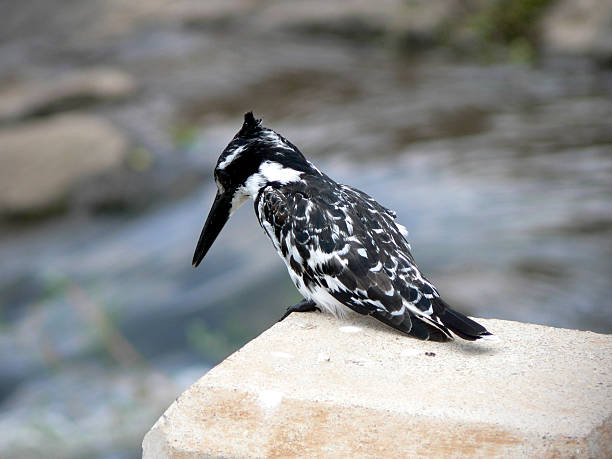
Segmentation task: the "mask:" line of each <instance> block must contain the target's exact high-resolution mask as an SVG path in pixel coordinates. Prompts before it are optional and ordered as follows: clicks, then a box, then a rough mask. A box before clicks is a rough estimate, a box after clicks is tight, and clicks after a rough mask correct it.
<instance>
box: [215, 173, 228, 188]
mask: <svg viewBox="0 0 612 459" xmlns="http://www.w3.org/2000/svg"><path fill="white" fill-rule="evenodd" d="M216 173H217V180H218V181H219V183H220V184H221V185H223V186H224V187H225V186H227V185H229V183H230V181H231V180H230V175H229V174H228V173H227V172H226V171H224V170H223V169H218V170H217V171H216Z"/></svg>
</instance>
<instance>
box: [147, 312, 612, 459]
mask: <svg viewBox="0 0 612 459" xmlns="http://www.w3.org/2000/svg"><path fill="white" fill-rule="evenodd" d="M478 321H479V322H482V324H483V325H484V326H485V327H486V328H487V329H488V330H491V331H492V332H494V333H496V334H497V335H498V336H499V337H500V338H501V343H491V344H489V343H469V342H465V341H461V340H458V341H455V342H451V343H435V342H428V341H418V340H416V339H413V338H409V337H406V336H404V335H401V334H399V333H397V332H395V331H393V330H391V329H390V328H388V327H386V328H385V327H384V326H383V325H382V324H379V323H377V322H375V321H374V320H373V319H371V318H367V317H356V316H351V318H350V319H349V321H348V324H347V322H339V321H338V319H335V318H333V317H331V316H328V315H324V314H314V313H313V314H294V315H291V316H289V317H288V318H287V319H285V320H284V321H283V322H280V323H278V324H276V325H274V327H272V328H271V329H270V330H268V331H266V332H265V333H263V334H262V335H261V336H260V337H258V338H256V339H255V340H253V341H251V342H250V343H249V344H247V345H246V346H244V347H243V348H242V349H241V350H239V351H238V352H236V353H235V354H233V355H231V356H230V357H228V358H227V359H226V360H225V361H224V362H222V363H221V364H220V365H218V366H217V367H215V368H213V369H212V370H211V371H210V372H209V373H208V374H206V375H205V376H204V377H202V378H201V379H200V380H199V381H197V382H196V383H194V384H193V385H192V386H191V387H190V388H189V389H188V390H187V391H186V392H184V393H183V394H182V395H181V396H180V397H179V398H177V399H176V401H175V402H174V403H173V404H172V405H171V406H170V407H169V408H168V409H167V410H166V412H165V413H164V414H163V415H162V416H161V417H160V418H159V420H158V421H157V422H156V423H155V425H154V426H153V428H152V429H151V430H150V431H149V433H147V435H146V436H145V439H144V442H143V457H144V458H146V459H151V458H169V457H170V458H172V457H173V458H179V457H180V458H187V457H243V458H248V457H440V458H442V457H576V458H582V457H584V458H586V457H601V458H603V457H610V454H611V452H612V451H611V445H612V443H611V442H610V440H611V437H612V392H611V391H610V387H612V375H611V374H610V368H611V367H612V354H611V353H610V348H611V347H612V336H611V335H600V334H596V333H591V332H583V331H577V330H564V329H559V328H552V327H545V326H541V325H534V324H525V323H519V322H509V321H502V320H481V319H478ZM347 325H349V326H350V328H351V333H343V332H342V329H343V328H346V326H347ZM345 331H346V330H345ZM322 354H325V355H326V358H321V357H320V356H321V355H322ZM327 356H329V358H327Z"/></svg>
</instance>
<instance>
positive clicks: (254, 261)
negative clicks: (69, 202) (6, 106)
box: [0, 26, 612, 457]
mask: <svg viewBox="0 0 612 459" xmlns="http://www.w3.org/2000/svg"><path fill="white" fill-rule="evenodd" d="M285 38H286V37H285ZM19 43H21V42H19ZM73 45H74V46H75V47H73V48H70V47H68V48H65V49H62V50H61V53H60V58H58V60H59V62H60V64H57V65H58V66H60V67H61V66H67V67H70V66H71V65H75V64H74V63H75V62H80V59H82V58H83V55H84V54H86V51H87V50H88V49H89V48H88V46H94V45H92V44H87V43H86V44H81V45H80V47H79V46H77V45H76V44H74V43H73ZM20 46H23V47H25V48H24V49H25V51H27V52H23V53H21V54H20V53H17V54H11V59H12V60H11V62H18V61H20V59H23V60H27V58H28V56H31V54H28V53H34V54H35V52H36V49H35V48H33V49H34V51H32V49H30V48H28V47H27V46H26V45H23V44H22V45H20ZM95 46H96V48H95V49H96V50H97V51H98V53H99V54H96V55H97V56H99V59H100V64H104V65H118V66H121V67H123V68H124V69H126V70H127V71H129V72H130V73H131V74H133V75H134V76H135V77H136V78H137V79H138V81H139V82H140V84H141V85H142V91H141V93H140V94H139V96H138V97H135V98H132V99H131V100H129V101H127V102H125V103H123V104H118V105H107V106H101V107H94V108H92V109H91V110H93V111H94V112H96V113H100V114H102V115H104V116H106V117H108V118H109V119H111V120H113V121H114V122H116V123H117V124H119V125H121V126H122V127H123V128H124V129H125V130H126V131H127V132H128V133H129V134H130V135H131V136H132V138H133V139H135V140H134V141H135V143H136V144H138V145H145V146H146V147H147V148H148V149H150V150H151V151H152V152H153V153H154V154H155V155H156V158H157V160H158V170H157V171H155V172H153V173H152V175H151V180H165V177H166V176H167V175H168V174H169V175H172V173H174V174H177V172H176V171H177V170H178V171H180V169H176V167H177V166H176V164H181V165H182V166H181V167H185V165H186V166H187V168H188V169H190V170H195V171H198V173H199V174H201V175H202V176H205V177H208V178H207V179H206V180H203V181H202V182H201V184H200V185H198V187H197V188H195V189H192V190H191V191H190V192H189V193H187V194H186V195H185V196H184V197H182V198H180V199H176V198H173V199H170V198H167V199H166V200H162V201H161V202H160V203H159V204H158V205H156V206H153V207H152V208H149V209H146V210H142V211H141V212H138V213H135V214H128V215H126V214H115V215H113V214H105V215H100V214H93V215H90V214H82V213H72V214H69V215H67V216H64V217H60V218H55V219H50V220H44V221H41V222H37V223H36V224H31V225H26V226H15V225H11V226H6V227H5V228H3V230H2V233H1V234H2V236H1V238H0V304H1V305H2V307H1V309H0V311H1V320H2V328H0V367H1V368H2V369H3V371H2V373H1V374H0V403H1V405H0V410H1V412H0V413H1V414H0V432H2V434H0V449H1V450H2V451H7V452H8V453H9V455H12V456H15V457H17V456H20V457H24V456H31V457H35V456H37V455H40V454H41V452H42V451H46V452H49V451H50V452H51V453H50V454H51V455H55V456H75V457H76V456H80V455H101V456H129V455H137V454H138V451H139V442H140V440H141V438H142V435H143V434H144V433H145V432H146V431H147V430H148V428H149V427H150V426H151V425H152V423H153V422H154V420H155V419H156V418H157V417H158V416H159V415H160V414H161V412H162V411H163V409H164V408H165V407H166V406H167V405H168V404H169V403H171V401H172V400H173V399H174V398H175V397H176V396H177V395H178V394H179V393H180V392H181V390H183V389H184V388H185V387H187V386H188V385H189V384H190V383H192V382H193V381H194V380H195V379H196V378H197V377H199V376H200V375H201V374H203V373H204V372H205V371H206V370H207V369H208V368H210V366H212V365H214V364H215V363H216V362H218V361H219V360H220V359H222V358H223V357H225V356H226V355H228V354H229V353H231V352H232V351H233V350H235V349H236V348H238V347H239V346H241V345H242V344H244V343H245V342H247V341H248V340H249V339H252V338H253V337H255V336H256V335H257V334H259V333H260V332H261V331H263V330H265V329H266V328H268V327H270V326H271V325H273V324H274V322H275V321H276V319H277V318H278V317H279V316H280V315H281V314H282V312H283V311H284V308H285V307H286V306H288V305H290V304H293V303H294V302H297V301H298V300H299V295H298V293H297V292H296V291H295V289H294V287H293V286H292V284H291V283H290V281H289V279H288V276H287V274H286V272H285V268H284V265H283V264H282V262H281V260H280V259H279V258H278V256H277V255H276V254H275V253H274V250H273V248H272V246H271V244H270V243H269V241H268V240H267V239H266V237H265V236H264V234H263V231H262V230H261V228H259V226H258V224H257V223H256V220H255V217H254V215H253V211H252V209H251V205H250V204H247V205H245V206H244V208H243V209H241V210H240V211H239V212H238V213H237V214H235V215H234V216H233V217H232V219H231V221H230V222H229V224H228V225H227V226H226V228H225V230H224V231H223V233H222V234H221V236H220V237H219V239H218V240H217V241H216V243H215V245H214V246H213V248H212V249H211V251H210V253H209V254H208V255H207V257H206V259H205V260H204V262H203V263H202V265H201V266H200V268H198V269H197V270H194V269H193V268H192V267H191V264H190V262H191V257H192V254H193V249H194V247H195V243H196V241H197V237H198V235H199V233H200V230H201V225H202V224H203V222H204V218H205V216H206V213H207V212H208V209H209V206H210V204H211V202H212V198H213V196H214V189H213V184H212V178H211V172H210V170H211V167H212V165H213V164H214V162H215V160H216V157H217V155H218V154H219V153H220V151H221V149H222V148H223V147H224V145H225V144H226V143H227V141H228V140H229V139H230V138H231V136H232V135H233V133H234V132H235V131H236V130H237V129H238V127H239V125H240V117H241V114H242V112H244V111H246V110H247V109H254V110H255V112H256V115H258V116H263V117H264V118H265V120H264V122H265V124H266V125H268V126H270V127H272V128H274V129H276V130H278V131H279V132H281V133H282V134H283V135H285V136H286V137H288V138H289V139H291V140H292V141H293V142H294V143H295V144H297V145H298V146H299V147H300V148H301V149H302V150H303V152H304V153H305V154H306V155H307V156H309V157H311V158H312V159H313V161H314V162H315V163H316V164H317V165H318V166H319V167H320V168H321V169H322V170H324V171H326V172H327V173H328V174H329V175H330V176H332V177H333V178H335V179H337V180H338V181H340V182H344V183H348V184H350V185H353V186H357V187H358V188H361V189H363V190H364V191H366V192H368V193H369V194H371V195H372V196H374V197H376V198H377V199H378V200H379V201H380V202H381V203H382V204H383V205H385V206H387V207H390V208H392V209H394V210H396V211H397V212H398V219H399V221H400V222H401V223H403V224H404V225H405V226H407V227H408V229H409V231H410V240H411V242H412V245H413V248H414V250H413V252H414V255H415V258H416V260H417V262H418V263H419V265H420V267H421V268H422V270H423V271H424V272H425V273H426V274H427V276H428V278H430V279H431V280H432V281H433V282H434V283H435V284H436V285H437V286H438V288H439V290H440V291H441V292H442V294H443V295H444V296H445V297H446V298H447V300H448V302H449V303H450V304H453V305H455V306H456V308H457V309H460V310H462V311H464V312H466V313H469V314H473V315H476V316H482V317H497V318H504V319H511V320H520V321H525V322H536V323H541V324H547V325H552V326H558V327H569V328H578V329H584V330H593V331H597V332H602V333H610V332H612V300H611V299H610V298H612V295H611V293H612V287H611V283H610V278H612V261H611V260H612V245H611V244H610V240H611V236H612V199H611V198H612V146H611V145H612V124H611V123H610V121H609V120H611V119H612V99H611V98H610V95H611V93H612V78H611V76H610V73H609V72H605V71H602V70H600V69H594V68H592V67H590V66H589V65H583V64H580V63H572V64H571V65H567V64H564V63H562V64H556V63H549V64H546V65H544V66H541V67H536V68H530V67H526V66H513V65H490V66H480V65H476V64H465V63H459V62H449V61H448V60H445V59H439V58H426V57H423V58H419V59H414V58H406V57H403V56H401V55H400V54H397V53H395V52H393V51H390V50H388V49H381V48H380V47H377V46H359V47H357V46H354V45H353V44H351V43H347V42H342V41H338V42H336V41H330V40H319V39H312V40H287V39H283V40H282V41H281V40H279V39H278V37H276V36H274V35H266V34H263V35H261V36H258V39H257V40H250V41H248V42H244V41H242V40H241V37H236V36H231V35H227V34H224V33H222V32H221V31H218V30H208V29H203V30H200V29H198V28H175V27H159V26H158V27H152V28H145V29H138V30H136V31H134V32H133V33H132V34H131V35H130V36H129V37H128V39H113V38H110V39H106V40H103V41H102V42H101V43H96V45H95ZM11 49H12V50H13V51H11V52H12V53H14V49H15V48H11ZM19 49H21V48H19ZM0 51H2V50H1V49H0ZM20 56H22V57H20ZM61 56H63V57H61ZM5 57H6V55H5ZM245 60H248V65H245V64H244V62H245ZM22 65H26V64H23V62H22ZM38 65H42V64H40V63H39V64H38ZM177 126H182V127H186V128H188V130H189V131H193V134H194V135H193V136H190V137H189V139H187V140H186V141H185V142H182V141H181V142H180V145H177V142H176V139H173V130H174V129H175V128H176V127H177ZM173 167H174V168H175V169H173ZM169 171H170V172H169ZM172 171H174V172H172ZM497 332H498V333H499V334H500V335H502V336H503V330H499V331H497Z"/></svg>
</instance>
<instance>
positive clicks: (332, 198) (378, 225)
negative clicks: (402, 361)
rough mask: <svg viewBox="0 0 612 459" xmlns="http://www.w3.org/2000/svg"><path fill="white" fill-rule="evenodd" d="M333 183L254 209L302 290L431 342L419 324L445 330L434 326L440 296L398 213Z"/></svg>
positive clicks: (288, 191)
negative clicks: (417, 258) (320, 294)
mask: <svg viewBox="0 0 612 459" xmlns="http://www.w3.org/2000/svg"><path fill="white" fill-rule="evenodd" d="M317 180H319V181H321V182H323V181H324V180H330V179H327V178H326V177H323V178H318V179H317ZM330 181H331V180H330ZM332 183H333V185H334V186H330V183H329V182H328V183H317V182H316V181H311V182H309V183H308V184H295V185H293V186H292V187H285V188H284V189H283V190H282V191H281V190H279V189H275V188H273V187H270V188H269V189H266V190H264V192H263V193H262V196H260V198H258V200H257V202H256V203H255V208H256V212H257V215H258V218H259V220H260V222H261V223H262V226H264V229H266V232H267V233H268V235H269V236H270V238H271V239H272V241H273V243H274V245H275V247H276V249H277V251H278V252H279V254H281V255H282V256H283V257H284V258H285V261H286V263H287V265H288V267H290V270H289V271H290V273H291V271H293V274H295V276H294V275H293V274H292V278H293V280H294V282H296V286H297V287H298V289H299V290H300V291H301V292H302V291H308V292H320V290H321V289H324V290H325V291H327V292H328V293H329V294H330V295H331V296H332V297H333V298H335V299H336V300H337V301H338V302H340V303H342V304H344V305H346V306H348V307H349V308H351V309H352V310H354V311H356V312H358V313H361V314H368V315H372V316H373V317H375V318H377V319H379V320H381V321H382V322H384V323H386V324H388V325H391V326H393V327H395V328H398V329H400V330H402V331H404V332H406V333H412V334H416V335H417V336H424V337H427V336H428V331H427V330H428V328H430V327H425V326H424V325H423V324H422V323H421V322H420V321H419V320H417V321H414V320H412V319H413V318H414V317H418V318H419V319H425V320H426V322H430V323H431V324H433V325H434V326H435V327H436V328H442V329H443V330H445V329H444V327H443V326H442V325H441V324H439V323H438V322H437V321H436V320H435V317H434V318H432V314H433V312H434V304H433V303H432V299H433V298H435V297H437V296H438V294H437V292H436V290H435V288H434V287H433V286H432V285H431V284H430V283H429V282H428V281H427V280H426V279H424V278H423V276H422V275H421V274H420V272H419V270H418V268H417V267H416V265H415V264H414V259H413V258H412V255H411V253H410V245H409V243H408V241H407V240H406V239H405V237H404V234H402V233H403V232H402V231H401V230H400V228H403V227H398V225H397V224H396V223H395V221H394V218H395V213H394V212H393V211H390V210H389V209H386V208H385V207H383V206H381V205H380V204H378V203H377V202H376V201H375V200H374V199H373V198H371V197H370V196H368V195H367V194H365V193H363V192H361V191H359V190H357V189H354V188H352V187H348V186H345V185H338V184H335V182H332ZM300 282H301V283H303V285H299V283H300ZM434 316H435V315H434ZM415 325H416V328H415Z"/></svg>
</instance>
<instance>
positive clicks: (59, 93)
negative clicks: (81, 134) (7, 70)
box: [0, 68, 136, 121]
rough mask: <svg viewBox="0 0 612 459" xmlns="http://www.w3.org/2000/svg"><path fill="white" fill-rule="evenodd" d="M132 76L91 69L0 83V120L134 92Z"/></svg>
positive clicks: (39, 113) (61, 109) (134, 83)
mask: <svg viewBox="0 0 612 459" xmlns="http://www.w3.org/2000/svg"><path fill="white" fill-rule="evenodd" d="M135 90H136V82H135V80H134V79H133V78H132V77H131V76H130V75H128V74H127V73H124V72H121V71H119V70H116V69H102V68H98V69H90V70H87V71H81V72H78V73H74V74H70V75H67V76H63V77H60V78H58V79H56V80H39V81H23V82H21V81H20V82H15V81H12V82H10V83H6V84H4V86H3V87H0V121H10V120H15V119H23V118H27V117H30V116H37V115H47V114H50V113H54V112H59V111H63V110H67V109H72V108H77V107H81V106H83V105H88V104H91V103H94V102H100V101H107V100H116V99H120V98H123V97H127V96H129V95H130V94H133V93H134V91H135Z"/></svg>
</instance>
